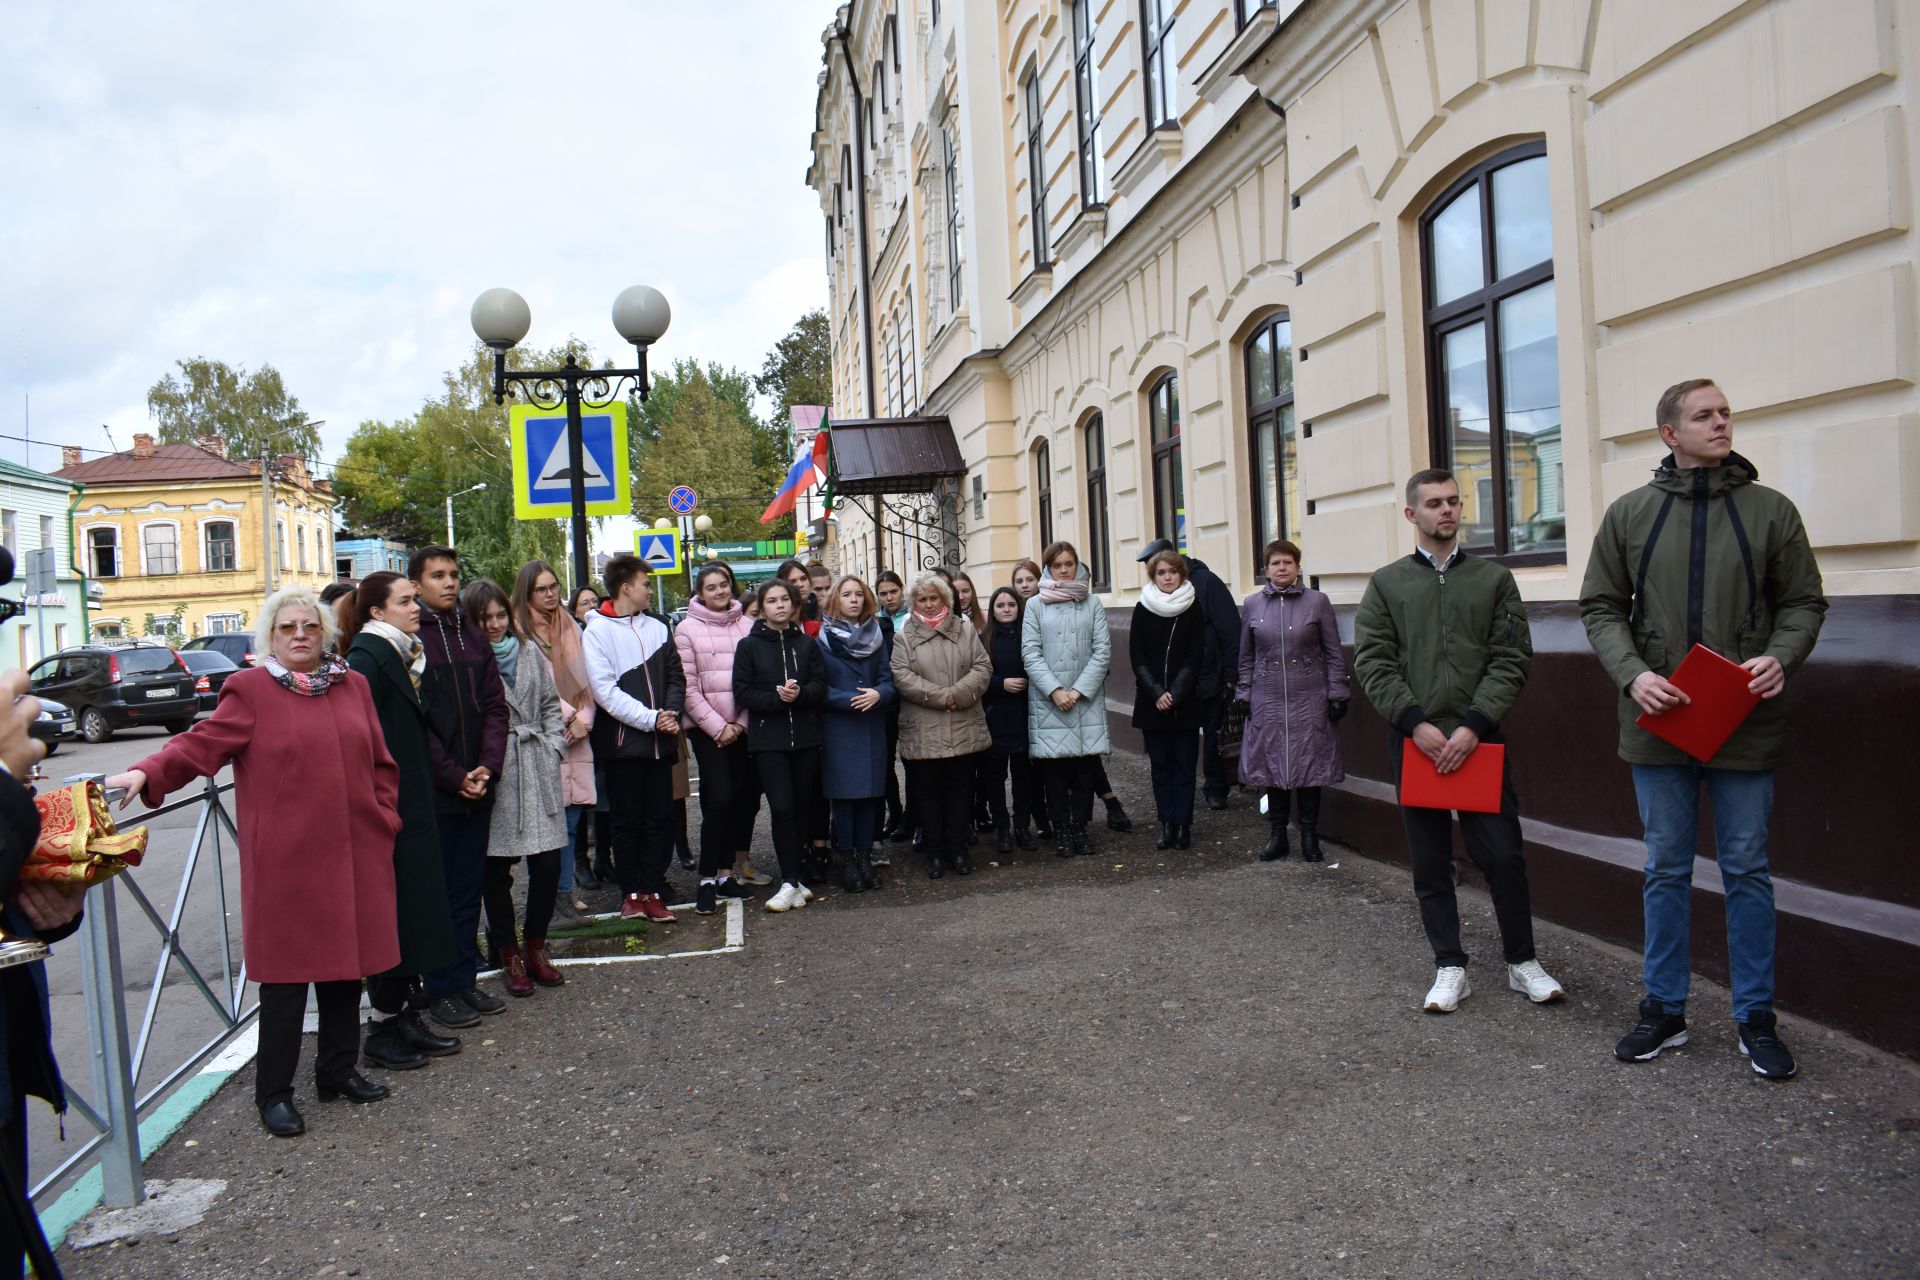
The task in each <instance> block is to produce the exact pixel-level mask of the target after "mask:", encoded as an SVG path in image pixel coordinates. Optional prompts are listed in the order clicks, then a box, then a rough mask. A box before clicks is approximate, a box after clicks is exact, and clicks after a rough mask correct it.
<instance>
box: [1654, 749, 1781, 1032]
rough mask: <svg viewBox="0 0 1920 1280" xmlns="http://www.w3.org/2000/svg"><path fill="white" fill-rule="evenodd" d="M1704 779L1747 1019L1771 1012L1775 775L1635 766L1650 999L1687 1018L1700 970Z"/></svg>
mask: <svg viewBox="0 0 1920 1280" xmlns="http://www.w3.org/2000/svg"><path fill="white" fill-rule="evenodd" d="M1703 781H1704V782H1705V783H1706V786H1707V795H1708V796H1709V797H1710V798H1711V799H1712V801H1713V843H1714V848H1715V851H1716V853H1717V856H1718V860H1719V863H1720V879H1721V882H1722V885H1723V887H1724V891H1725V894H1726V901H1727V968H1728V970H1729V971H1730V973H1731V974H1732V977H1733V1017H1734V1021H1736V1022H1745V1021H1746V1020H1747V1019H1748V1018H1749V1017H1751V1016H1752V1015H1753V1014H1756V1013H1770V1012H1772V1010H1773V934H1774V929H1773V877H1772V876H1771V875H1770V874H1769V873H1768V870H1767V824H1768V821H1769V820H1770V819H1771V818H1772V816H1773V774H1772V772H1771V771H1768V772H1763V773H1753V772H1744V771H1741V770H1737V769H1709V768H1706V767H1705V766H1703V765H1692V764H1674V765H1645V764H1637V765H1634V766H1633V790H1634V794H1635V795H1636V796H1638V797H1639V800H1640V821H1641V822H1642V823H1644V824H1645V825H1646V829H1647V868H1646V870H1647V884H1646V894H1645V897H1646V913H1647V923H1646V959H1645V965H1646V984H1647V998H1648V999H1650V1000H1653V1001H1655V1002H1656V1003H1658V1004H1659V1005H1660V1007H1661V1008H1662V1009H1664V1010H1665V1011H1666V1012H1668V1013H1672V1014H1681V1013H1685V1012H1686V1008H1687V986H1688V981H1689V979H1690V978H1691V977H1692V970H1693V965H1692V959H1691V946H1690V943H1691V939H1692V933H1691V931H1692V907H1693V849H1694V838H1695V833H1696V832H1697V831H1698V830H1699V825H1700V784H1701V783H1702V782H1703Z"/></svg>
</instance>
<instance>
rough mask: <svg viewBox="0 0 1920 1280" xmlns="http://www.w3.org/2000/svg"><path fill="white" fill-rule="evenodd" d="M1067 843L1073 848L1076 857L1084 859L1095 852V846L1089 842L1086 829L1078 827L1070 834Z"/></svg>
mask: <svg viewBox="0 0 1920 1280" xmlns="http://www.w3.org/2000/svg"><path fill="white" fill-rule="evenodd" d="M1067 843H1068V845H1069V846H1071V847H1072V849H1073V852H1074V856H1075V857H1079V858H1084V857H1086V856H1087V855H1089V854H1091V853H1092V852H1093V845H1092V844H1091V843H1090V842H1089V841H1088V840H1087V829H1086V828H1085V827H1082V826H1078V825H1076V826H1075V827H1074V829H1073V830H1072V832H1070V833H1069V834H1068V836H1067Z"/></svg>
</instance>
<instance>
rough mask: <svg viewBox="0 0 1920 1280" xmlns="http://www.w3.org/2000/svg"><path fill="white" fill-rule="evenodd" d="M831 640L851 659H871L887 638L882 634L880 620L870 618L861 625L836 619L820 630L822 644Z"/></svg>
mask: <svg viewBox="0 0 1920 1280" xmlns="http://www.w3.org/2000/svg"><path fill="white" fill-rule="evenodd" d="M829 638H831V639H832V640H833V642H834V643H835V644H836V645H837V646H838V647H839V650H840V652H841V653H844V654H846V655H847V656H848V657H849V658H871V657H872V656H873V655H874V654H876V653H878V652H880V646H881V645H883V644H884V643H886V638H885V637H884V636H882V635H881V634H880V620H879V619H878V618H868V619H867V620H866V621H865V622H860V623H854V622H848V621H847V620H846V619H845V618H834V619H832V620H830V621H829V622H827V623H826V624H825V625H824V626H823V627H821V629H820V636H819V640H820V643H821V644H823V645H824V644H826V643H827V641H828V639H829Z"/></svg>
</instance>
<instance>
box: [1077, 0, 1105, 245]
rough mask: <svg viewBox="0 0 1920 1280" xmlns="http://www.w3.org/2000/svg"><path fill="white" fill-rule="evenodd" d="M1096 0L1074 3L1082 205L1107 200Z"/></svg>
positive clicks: (1102, 202) (1101, 202) (1091, 205)
mask: <svg viewBox="0 0 1920 1280" xmlns="http://www.w3.org/2000/svg"><path fill="white" fill-rule="evenodd" d="M1093 4H1094V0H1078V2H1077V3H1076V4H1075V5H1074V6H1073V103H1074V131H1075V133H1076V134H1077V135H1078V140H1079V153H1080V207H1081V208H1082V209H1087V208H1091V207H1093V206H1095V205H1100V204H1104V203H1106V199H1107V194H1106V188H1107V182H1106V176H1107V175H1106V157H1105V156H1104V155H1102V154H1101V151H1100V118H1101V117H1100V68H1099V66H1098V65H1097V64H1096V63H1095V61H1094V56H1093V41H1094V36H1095V35H1096V25H1097V24H1096V23H1095V22H1094V18H1093Z"/></svg>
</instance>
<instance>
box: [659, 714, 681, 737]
mask: <svg viewBox="0 0 1920 1280" xmlns="http://www.w3.org/2000/svg"><path fill="white" fill-rule="evenodd" d="M653 731H654V732H655V733H664V734H668V735H672V734H676V733H679V732H680V717H679V716H677V715H675V714H674V713H673V712H671V711H657V712H655V713H654V716H653Z"/></svg>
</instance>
